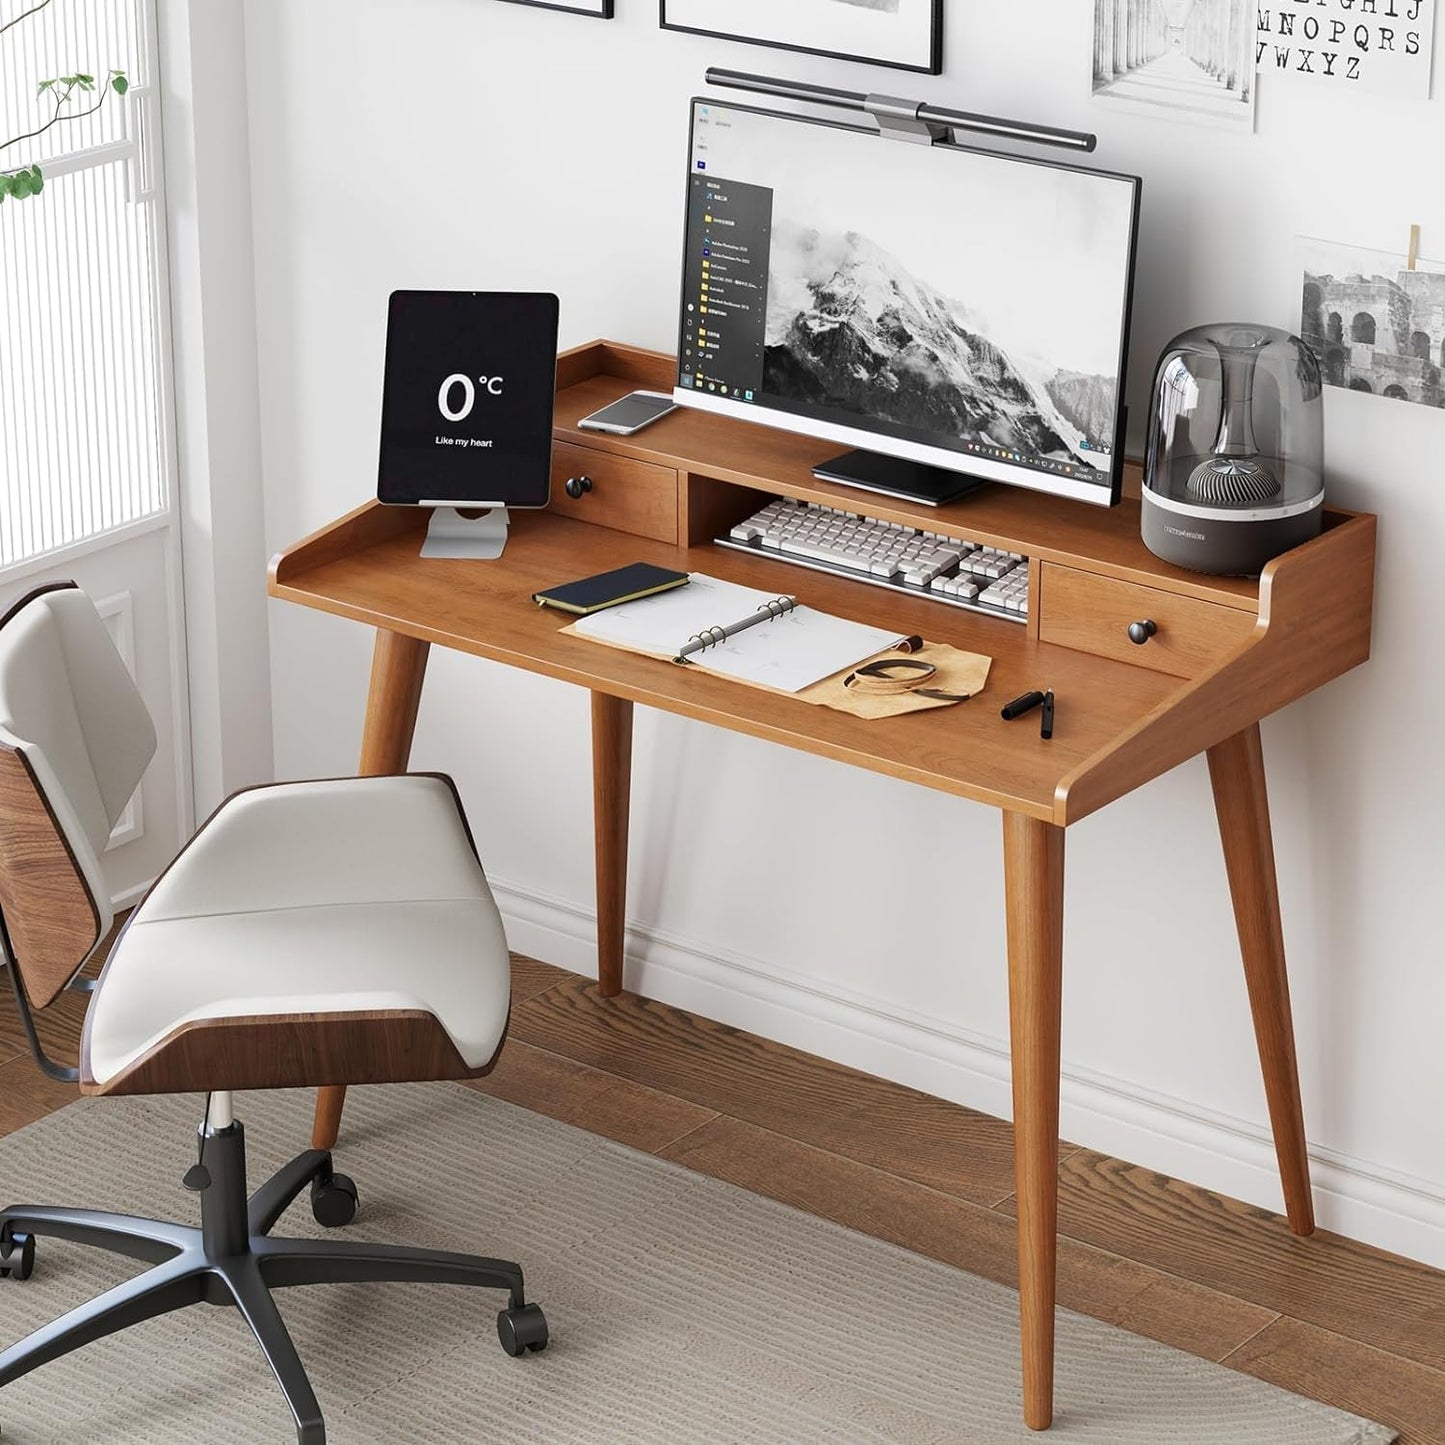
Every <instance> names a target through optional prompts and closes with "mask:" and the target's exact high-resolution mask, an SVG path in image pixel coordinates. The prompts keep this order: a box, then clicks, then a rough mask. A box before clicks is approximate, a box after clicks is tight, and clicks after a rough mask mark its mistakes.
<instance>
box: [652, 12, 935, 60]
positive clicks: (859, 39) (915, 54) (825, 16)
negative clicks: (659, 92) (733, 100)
mask: <svg viewBox="0 0 1445 1445" xmlns="http://www.w3.org/2000/svg"><path fill="white" fill-rule="evenodd" d="M658 8H659V11H660V14H661V21H662V28H663V29H664V30H690V31H693V32H694V33H695V34H698V35H713V36H717V37H718V38H719V39H721V40H746V41H750V42H751V43H752V44H754V45H774V46H777V47H778V48H779V49H782V50H807V51H811V52H812V53H813V54H815V55H827V56H831V57H832V58H833V59H834V60H865V61H868V62H869V63H871V64H873V65H892V66H896V67H897V68H898V69H900V70H921V71H924V72H925V73H927V74H928V75H938V74H939V73H940V72H941V71H942V70H943V0H787V3H786V4H782V3H780V0H658Z"/></svg>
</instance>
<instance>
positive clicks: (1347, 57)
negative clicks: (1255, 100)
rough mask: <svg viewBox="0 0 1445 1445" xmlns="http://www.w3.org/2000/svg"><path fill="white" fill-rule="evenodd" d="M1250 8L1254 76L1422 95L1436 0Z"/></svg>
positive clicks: (1314, 0) (1295, 0)
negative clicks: (1255, 12)
mask: <svg viewBox="0 0 1445 1445" xmlns="http://www.w3.org/2000/svg"><path fill="white" fill-rule="evenodd" d="M1257 9H1258V24H1257V27H1256V32H1255V46H1254V51H1255V64H1256V65H1257V66H1258V68H1259V71H1260V73H1261V74H1266V75H1282V76H1290V77H1294V78H1298V79H1300V80H1303V81H1313V82H1314V83H1315V84H1316V85H1326V86H1331V87H1333V89H1334V90H1335V92H1336V93H1337V94H1346V93H1348V92H1350V91H1355V90H1359V91H1374V92H1376V93H1379V94H1384V95H1392V96H1395V97H1397V98H1399V99H1403V100H1428V99H1429V97H1430V46H1431V42H1432V40H1433V37H1434V25H1435V0H1259V4H1258V7H1257Z"/></svg>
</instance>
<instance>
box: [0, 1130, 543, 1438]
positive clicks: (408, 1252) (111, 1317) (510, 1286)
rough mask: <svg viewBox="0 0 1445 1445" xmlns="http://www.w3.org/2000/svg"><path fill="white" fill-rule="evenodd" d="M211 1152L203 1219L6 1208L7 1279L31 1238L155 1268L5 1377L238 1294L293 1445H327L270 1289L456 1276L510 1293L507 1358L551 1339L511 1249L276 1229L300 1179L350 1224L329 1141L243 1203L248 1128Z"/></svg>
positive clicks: (228, 1301) (192, 1179)
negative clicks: (455, 1248) (411, 1245)
mask: <svg viewBox="0 0 1445 1445" xmlns="http://www.w3.org/2000/svg"><path fill="white" fill-rule="evenodd" d="M201 1140H202V1162H201V1164H200V1165H199V1166H198V1167H197V1169H194V1170H192V1171H191V1173H190V1174H188V1175H187V1176H186V1177H187V1184H188V1186H189V1187H196V1188H198V1189H199V1190H200V1193H201V1227H200V1228H199V1229H192V1228H187V1227H186V1226H184V1225H179V1224H168V1223H165V1222H163V1221H161V1220H154V1219H135V1218H131V1217H130V1216H128V1215H122V1214H106V1213H102V1212H99V1211H95V1210H88V1209H55V1208H49V1207H30V1206H18V1207H16V1208H12V1209H6V1210H3V1211H0V1276H4V1275H9V1276H12V1277H13V1279H24V1278H26V1277H27V1276H28V1275H29V1273H30V1263H31V1260H32V1259H33V1254H34V1240H35V1238H36V1237H37V1236H39V1237H42V1238H46V1237H48V1238H52V1239H64V1240H70V1241H72V1242H74V1243H77V1244H87V1245H93V1246H94V1247H95V1248H97V1249H103V1250H106V1251H108V1252H109V1253H111V1254H120V1255H125V1256H126V1257H127V1258H130V1259H139V1260H143V1261H145V1262H146V1263H148V1264H150V1265H151V1266H152V1267H151V1268H150V1269H148V1270H146V1271H145V1272H144V1273H143V1274H140V1275H137V1276H136V1277H135V1278H134V1279H130V1280H127V1281H126V1282H125V1283H124V1284H120V1285H117V1286H116V1287H115V1288H114V1289H111V1290H107V1291H106V1293H104V1294H102V1295H99V1296H98V1297H97V1298H95V1299H93V1300H90V1301H88V1302H87V1303H86V1304H83V1305H80V1306H78V1307H77V1308H75V1309H73V1310H71V1311H70V1313H69V1314H66V1315H62V1316H61V1317H60V1319H58V1320H55V1321H54V1322H53V1323H51V1324H49V1325H46V1326H44V1327H43V1328H41V1329H39V1330H36V1331H35V1333H34V1334H32V1335H30V1336H29V1337H28V1338H26V1339H24V1340H21V1341H20V1342H19V1344H16V1345H12V1346H11V1347H10V1348H9V1349H8V1350H5V1351H3V1352H0V1386H4V1385H8V1384H9V1383H10V1382H11V1381H12V1380H18V1379H19V1378H20V1377H21V1376H22V1375H26V1374H29V1372H30V1371H31V1370H34V1369H37V1368H38V1367H39V1366H41V1365H44V1364H48V1363H49V1362H50V1361H51V1360H55V1359H59V1358H60V1357H61V1356H63V1355H67V1354H69V1353H70V1352H71V1351H73V1350H78V1349H80V1348H81V1347H82V1346H83V1345H88V1344H91V1343H92V1342H94V1341H95V1340H99V1339H104V1338H105V1336H107V1335H112V1334H115V1333H117V1332H118V1331H120V1330H124V1329H128V1328H129V1327H130V1326H132V1325H137V1324H140V1323H142V1322H143V1321H145V1320H150V1319H155V1318H156V1317H157V1316H159V1315H164V1314H169V1313H171V1312H172V1311H173V1310H178V1309H184V1308H186V1307H187V1306H189V1305H195V1304H213V1305H234V1306H235V1307H236V1308H237V1309H239V1310H240V1311H241V1314H242V1315H243V1317H244V1318H245V1320H246V1323H247V1324H248V1325H250V1327H251V1331H252V1333H253V1334H254V1335H255V1336H256V1340H257V1342H258V1343H259V1344H260V1346H261V1350H262V1353H263V1354H264V1355H265V1357H266V1360H267V1363H269V1365H270V1366H271V1369H272V1372H273V1373H274V1374H275V1376H276V1383H277V1384H278V1385H280V1387H281V1391H282V1393H283V1394H284V1395H285V1397H286V1402H287V1404H288V1405H289V1406H290V1407H291V1413H292V1414H293V1415H294V1416H295V1419H296V1439H297V1441H298V1445H324V1442H325V1440H326V1426H325V1423H324V1422H323V1420H322V1417H321V1406H320V1405H319V1404H318V1403H317V1400H316V1395H315V1393H314V1392H313V1391H312V1388H311V1383H310V1381H309V1380H308V1379H307V1378H306V1371H305V1370H304V1368H303V1367H302V1364H301V1359H300V1356H299V1355H298V1354H297V1353H296V1347H295V1345H294V1344H293V1343H292V1341H291V1336H290V1334H289V1333H288V1331H287V1329H286V1325H285V1323H284V1321H283V1320H282V1318H281V1315H280V1312H279V1311H278V1310H277V1308H276V1305H275V1302H274V1300H273V1299H272V1297H271V1295H272V1291H273V1290H276V1289H283V1288H286V1287H288V1286H292V1285H307V1284H355V1283H365V1282H368V1281H376V1282H393V1283H409V1284H454V1285H471V1286H481V1287H483V1288H486V1289H504V1290H506V1291H507V1308H506V1309H504V1310H502V1311H501V1313H500V1314H499V1315H498V1316H497V1332H498V1334H499V1336H500V1338H501V1341H502V1347H503V1348H504V1349H505V1350H506V1351H507V1353H508V1354H511V1355H521V1354H525V1353H527V1352H528V1351H532V1352H537V1351H540V1350H542V1349H545V1348H546V1344H547V1324H546V1320H545V1318H544V1317H543V1315H542V1311H541V1310H540V1309H539V1308H538V1307H537V1306H536V1305H529V1304H528V1303H527V1300H526V1294H525V1291H524V1289H523V1285H522V1270H521V1266H520V1265H516V1264H511V1263H509V1262H507V1261H506V1260H499V1259H483V1258H478V1257H476V1256H473V1255H465V1254H447V1253H440V1252H437V1251H433V1250H423V1249H406V1248H401V1247H398V1246H394V1245H380V1244H353V1243H350V1242H340V1241H332V1240H309V1239H272V1238H271V1237H270V1232H271V1229H272V1228H273V1227H274V1225H275V1224H276V1222H277V1221H278V1220H279V1219H280V1218H281V1216H282V1214H284V1213H285V1211H286V1209H287V1208H288V1207H289V1206H290V1205H291V1204H292V1202H293V1201H294V1200H295V1199H296V1198H297V1196H298V1195H299V1194H300V1193H301V1191H302V1190H303V1189H306V1188H307V1187H308V1186H309V1187H310V1189H311V1195H312V1209H313V1212H314V1213H315V1215H316V1217H317V1219H318V1220H319V1221H320V1222H321V1223H323V1224H328V1225H337V1224H347V1223H350V1220H351V1216H352V1214H353V1213H354V1211H355V1200H356V1193H355V1189H354V1187H353V1186H352V1184H351V1181H350V1180H348V1179H346V1178H345V1176H343V1175H339V1174H336V1173H335V1172H334V1171H333V1169H332V1164H331V1154H330V1152H329V1151H328V1150H324V1149H312V1150H309V1151H308V1152H307V1153H305V1154H301V1155H298V1156H297V1158H295V1159H293V1160H292V1161H291V1162H290V1163H289V1164H287V1165H286V1166H285V1168H283V1169H281V1170H280V1171H279V1172H278V1173H277V1174H276V1175H275V1176H274V1177H273V1178H271V1179H269V1180H268V1181H267V1182H266V1183H265V1184H263V1185H262V1186H261V1187H260V1188H259V1189H258V1190H257V1191H256V1193H255V1194H254V1195H252V1196H251V1198H250V1199H249V1200H248V1199H247V1197H246V1143H245V1131H244V1130H243V1129H242V1127H241V1125H240V1124H239V1123H233V1124H231V1125H230V1126H228V1127H227V1128H224V1129H218V1130H203V1131H202V1135H201Z"/></svg>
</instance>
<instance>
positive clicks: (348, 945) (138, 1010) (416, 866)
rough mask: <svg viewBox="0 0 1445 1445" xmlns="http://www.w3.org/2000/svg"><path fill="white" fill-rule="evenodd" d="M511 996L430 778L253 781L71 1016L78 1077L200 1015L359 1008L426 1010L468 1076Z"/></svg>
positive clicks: (481, 889) (121, 1067) (486, 904)
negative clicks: (80, 1063) (82, 1067)
mask: <svg viewBox="0 0 1445 1445" xmlns="http://www.w3.org/2000/svg"><path fill="white" fill-rule="evenodd" d="M510 999H511V972H510V964H509V960H508V953H507V941H506V937H505V935H504V933H503V931H502V920H501V916H500V914H499V913H498V912H497V905H496V903H495V902H494V901H493V899H492V894H491V890H490V889H489V888H488V886H487V880H486V876H485V875H484V874H483V872H482V868H481V864H480V863H479V862H478V861H477V857H476V853H475V852H474V850H473V847H472V843H471V838H470V836H469V834H468V832H467V828H466V822H465V820H464V818H463V817H462V814H461V810H460V805H459V803H458V801H457V798H456V796H455V794H454V793H453V791H452V789H451V786H450V784H449V783H448V782H447V781H446V780H445V779H443V778H437V777H431V776H426V775H410V776H406V777H381V778H344V779H336V780H327V781H322V782H307V783H284V784H278V785H276V786H274V787H266V788H254V789H250V790H248V791H246V792H242V793H238V794H236V795H235V796H234V797H233V798H231V799H230V800H229V801H227V802H226V803H225V804H224V805H223V806H222V807H221V808H220V809H219V810H218V811H217V812H216V813H215V814H214V815H213V816H212V817H211V819H210V821H209V822H208V823H206V825H205V826H204V827H203V828H202V829H201V830H200V832H198V833H197V834H196V836H195V837H194V838H193V839H192V840H191V842H190V844H189V845H188V846H187V847H186V848H185V849H184V850H182V852H181V853H180V855H179V856H178V857H177V858H176V860H175V862H174V863H173V864H172V865H171V867H170V868H169V869H168V870H167V871H166V873H164V874H163V875H162V876H161V878H160V879H159V880H158V881H157V883H156V884H155V886H154V887H153V888H152V889H151V891H150V892H149V893H148V894H147V895H146V897H145V899H144V900H143V902H142V903H141V904H140V906H139V907H138V908H137V910H136V912H135V913H134V914H133V915H132V917H131V919H130V921H129V923H128V924H127V926H126V928H125V930H124V931H123V932H122V934H121V936H120V938H119V939H118V940H117V942H116V945H115V947H114V949H113V950H112V952H111V955H110V958H109V960H108V961H107V963H106V967H105V972H104V973H103V975H102V977H101V982H100V986H99V987H98V988H97V989H96V992H95V995H94V997H93V998H92V1000H91V1005H90V1009H89V1012H88V1014H87V1017H86V1026H85V1027H86V1050H85V1052H86V1057H87V1060H88V1069H87V1077H88V1079H89V1080H90V1081H91V1082H93V1083H94V1084H96V1085H101V1086H103V1085H104V1084H105V1083H106V1082H107V1081H108V1080H111V1079H114V1078H116V1077H117V1076H118V1075H120V1074H121V1073H123V1072H124V1071H125V1070H126V1069H128V1068H130V1067H131V1066H132V1065H133V1064H135V1063H136V1061H137V1060H139V1059H140V1058H142V1057H143V1056H144V1055H146V1054H147V1053H148V1052H149V1051H150V1050H152V1049H153V1048H154V1047H155V1046H156V1045H157V1044H159V1043H160V1042H161V1041H162V1040H163V1039H165V1038H166V1036H167V1035H169V1034H172V1033H173V1032H175V1031H176V1030H178V1029H180V1028H182V1027H184V1026H185V1025H187V1024H192V1023H195V1022H197V1021H201V1020H209V1019H225V1018H256V1017H260V1018H265V1017H268V1016H274V1015H287V1016H293V1017H294V1016H295V1015H298V1014H300V1015H304V1014H326V1015H336V1014H346V1013H352V1012H356V1013H362V1012H367V1011H372V1010H421V1011H423V1012H426V1013H429V1014H431V1015H432V1016H434V1017H435V1018H436V1020H437V1021H438V1022H439V1023H440V1024H441V1026H442V1028H443V1029H445V1031H446V1033H447V1034H448V1036H449V1037H450V1038H451V1041H452V1043H453V1044H454V1045H455V1047H456V1050H457V1052H458V1053H459V1054H460V1056H461V1058H462V1060H463V1061H464V1062H465V1063H466V1065H467V1067H468V1068H470V1069H480V1068H483V1067H485V1066H486V1064H487V1063H488V1062H489V1061H490V1060H491V1059H492V1058H493V1056H494V1055H495V1054H496V1052H497V1049H498V1048H499V1047H500V1045H501V1041H502V1036H503V1034H504V1033H505V1031H506V1026H507V1012H508V1007H509V1003H510ZM301 1037H302V1038H303V1039H304V1031H303V1033H302V1034H301ZM198 1087H200V1085H198Z"/></svg>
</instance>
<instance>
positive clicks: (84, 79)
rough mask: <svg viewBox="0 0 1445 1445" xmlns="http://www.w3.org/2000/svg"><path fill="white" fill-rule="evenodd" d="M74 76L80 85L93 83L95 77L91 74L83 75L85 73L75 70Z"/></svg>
mask: <svg viewBox="0 0 1445 1445" xmlns="http://www.w3.org/2000/svg"><path fill="white" fill-rule="evenodd" d="M75 78H76V79H77V80H78V81H79V82H80V83H81V84H82V85H87V86H88V85H94V84H95V77H94V76H93V75H85V74H83V73H81V72H77V73H76V77H75Z"/></svg>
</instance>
